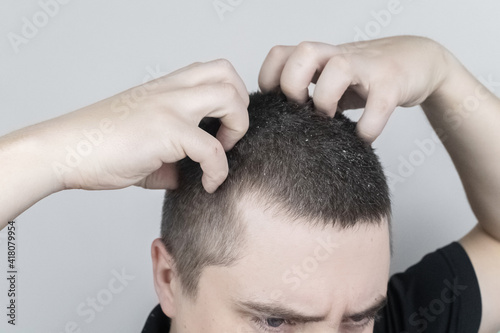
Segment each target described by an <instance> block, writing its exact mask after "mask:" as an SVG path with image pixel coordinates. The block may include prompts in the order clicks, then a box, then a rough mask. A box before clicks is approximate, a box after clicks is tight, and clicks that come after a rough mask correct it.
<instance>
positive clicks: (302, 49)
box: [297, 41, 318, 56]
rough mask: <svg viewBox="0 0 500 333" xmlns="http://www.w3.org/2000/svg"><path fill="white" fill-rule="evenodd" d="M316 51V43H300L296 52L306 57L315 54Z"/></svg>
mask: <svg viewBox="0 0 500 333" xmlns="http://www.w3.org/2000/svg"><path fill="white" fill-rule="evenodd" d="M317 49H318V48H317V43H315V42H308V41H304V42H300V43H299V44H298V45H297V51H298V52H299V53H300V54H304V55H306V56H307V55H312V54H315V53H316V52H317Z"/></svg>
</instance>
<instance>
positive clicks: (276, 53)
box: [269, 45, 286, 58]
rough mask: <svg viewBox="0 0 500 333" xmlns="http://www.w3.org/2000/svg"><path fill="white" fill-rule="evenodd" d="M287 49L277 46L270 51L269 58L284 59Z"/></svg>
mask: <svg viewBox="0 0 500 333" xmlns="http://www.w3.org/2000/svg"><path fill="white" fill-rule="evenodd" d="M285 49H286V47H285V46H283V45H275V46H273V47H272V48H271V50H269V57H271V58H282V57H283V56H284V55H285V53H286V51H285Z"/></svg>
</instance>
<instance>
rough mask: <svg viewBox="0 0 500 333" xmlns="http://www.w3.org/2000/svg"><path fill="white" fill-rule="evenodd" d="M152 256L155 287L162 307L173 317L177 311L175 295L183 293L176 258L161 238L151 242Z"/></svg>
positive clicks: (178, 295)
mask: <svg viewBox="0 0 500 333" xmlns="http://www.w3.org/2000/svg"><path fill="white" fill-rule="evenodd" d="M151 258H152V259H153V278H154V283H155V289H156V294H157V295H158V299H159V301H160V306H161V309H162V310H163V312H164V313H165V314H166V315H167V316H168V317H169V318H173V317H175V312H176V311H175V310H176V309H175V304H176V302H175V297H180V296H181V295H180V294H179V292H180V290H179V288H178V287H179V286H178V281H177V274H175V267H174V260H173V258H172V256H171V255H170V253H168V251H167V249H166V248H165V245H164V244H163V242H162V240H161V239H160V238H157V239H155V240H154V241H153V244H151Z"/></svg>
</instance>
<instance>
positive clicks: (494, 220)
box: [143, 37, 500, 333]
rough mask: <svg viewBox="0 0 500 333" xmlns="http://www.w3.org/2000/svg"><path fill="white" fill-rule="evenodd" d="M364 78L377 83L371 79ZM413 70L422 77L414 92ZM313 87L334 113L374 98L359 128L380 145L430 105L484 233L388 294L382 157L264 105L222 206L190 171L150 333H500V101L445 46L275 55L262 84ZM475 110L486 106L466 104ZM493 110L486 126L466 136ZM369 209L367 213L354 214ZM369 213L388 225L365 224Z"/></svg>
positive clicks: (384, 44)
mask: <svg viewBox="0 0 500 333" xmlns="http://www.w3.org/2000/svg"><path fill="white" fill-rule="evenodd" d="M421 50H425V52H422V51H421ZM388 54H390V55H391V57H390V58H391V60H392V61H394V63H389V64H390V66H389V65H388V64H387V63H385V62H386V61H387V59H384V58H388V56H387V55H388ZM435 59H438V61H436V60H435ZM409 60H412V62H411V65H410V66H409V65H408V64H407V63H406V62H408V61H409ZM361 61H363V62H365V63H364V64H363V66H362V65H361ZM366 62H368V63H366ZM426 62H427V63H426ZM436 62H437V63H436ZM424 63H425V65H426V67H423V68H422V66H419V65H422V64H424ZM358 66H359V67H358ZM412 66H415V69H412V68H411V67H412ZM364 68H370V69H371V70H372V72H371V73H370V74H371V75H366V76H362V75H361V74H362V73H361V74H360V72H362V70H363V69H364ZM394 69H395V70H396V72H395V71H394ZM412 70H414V71H415V73H414V74H418V77H416V78H415V79H412V80H409V79H408V77H406V75H408V76H410V75H411V74H413V72H412ZM378 71H379V72H378ZM406 71H408V72H406ZM288 75H290V76H293V77H294V78H295V79H296V80H288V81H287V76H288ZM382 75H383V76H384V77H385V78H387V79H385V80H383V79H382ZM402 75H404V76H402ZM317 76H319V77H317ZM315 77H316V78H315ZM288 79H289V78H288ZM429 79H432V80H429ZM370 80H375V81H374V82H371V81H370ZM311 81H315V82H316V83H317V87H316V90H315V93H314V96H313V99H314V102H315V105H316V108H317V109H318V111H320V112H323V113H325V114H330V115H333V114H335V112H336V111H337V108H338V106H340V109H341V110H342V109H345V108H351V107H357V106H359V105H360V103H361V104H363V101H364V99H366V98H367V99H368V100H367V102H366V109H365V113H364V114H363V117H362V118H361V120H360V122H359V124H358V126H361V127H360V128H359V129H360V131H359V133H360V134H361V136H363V137H364V138H365V139H366V140H367V141H370V140H371V139H373V138H374V137H376V136H377V135H378V134H379V132H380V130H381V129H382V127H383V125H384V123H385V121H386V120H387V118H388V115H389V114H390V112H391V111H392V110H393V109H394V107H395V106H397V105H404V106H411V105H415V104H422V106H423V108H424V111H425V112H426V114H427V115H428V117H429V119H430V121H431V123H432V124H433V126H434V128H435V129H436V130H437V131H438V134H439V135H440V137H441V139H442V140H443V141H444V143H445V145H446V147H447V149H448V151H449V152H450V154H451V156H452V158H453V159H454V161H455V163H456V165H457V170H458V171H459V173H460V174H461V176H462V179H463V180H464V185H465V188H466V190H467V191H468V195H469V199H470V200H471V205H472V207H473V209H474V211H475V212H476V214H477V215H478V221H479V224H478V226H477V227H476V228H474V229H473V230H472V231H471V232H470V233H469V234H468V235H467V236H465V237H464V238H463V239H462V240H461V241H460V243H456V242H455V243H452V244H450V245H448V246H446V247H444V248H442V249H440V250H438V251H436V252H435V253H432V254H430V255H428V256H426V257H425V258H424V259H423V260H422V261H421V262H420V263H418V264H417V265H415V266H413V267H411V268H410V269H408V270H407V272H405V273H402V274H398V275H396V276H394V277H393V278H392V279H391V281H390V283H389V288H388V290H387V288H386V286H385V285H386V284H385V281H386V280H387V274H388V266H389V236H388V235H389V232H388V209H387V207H385V206H384V205H385V203H386V202H388V200H385V196H386V193H385V192H384V187H385V184H380V183H377V181H376V180H377V179H380V176H379V175H378V171H377V166H376V165H375V166H374V165H373V164H371V163H369V160H370V158H369V154H368V153H366V152H365V154H362V153H361V152H360V151H356V149H355V148H353V146H352V145H347V144H346V143H345V141H349V140H351V142H352V141H355V139H354V138H352V137H349V134H348V133H346V132H342V131H340V133H339V132H337V130H336V128H335V126H331V127H330V128H328V127H325V126H321V125H322V124H321V123H319V124H313V122H312V123H309V122H308V121H307V119H309V117H310V115H309V114H307V113H304V111H305V110H307V109H308V108H310V106H307V105H306V106H303V108H302V109H301V108H298V107H297V106H295V105H294V104H287V105H284V104H282V103H280V102H279V98H278V97H276V96H274V97H270V95H264V96H261V95H254V96H253V97H252V98H251V103H250V107H249V113H250V129H249V131H248V134H247V136H246V137H245V138H243V139H242V140H241V141H240V142H239V143H238V144H237V145H236V146H235V148H234V150H235V152H233V151H231V152H230V153H228V160H229V162H230V165H231V164H234V165H233V168H234V169H230V175H229V177H228V179H227V183H224V184H223V185H222V186H221V189H220V190H219V191H220V192H216V194H214V195H212V196H211V197H210V196H208V195H207V194H204V193H202V191H200V189H199V188H198V189H197V188H196V186H195V185H196V184H197V179H198V178H199V172H198V173H197V172H196V170H195V169H194V167H193V165H190V164H188V165H186V164H185V163H184V164H181V165H180V175H181V176H180V179H181V183H180V186H179V189H178V190H176V191H173V192H172V193H167V195H166V200H165V206H164V216H163V221H162V239H161V240H160V239H158V240H156V241H155V242H154V243H153V246H152V257H153V267H154V268H153V270H154V278H155V287H156V291H157V294H158V296H159V300H160V305H159V306H158V307H157V308H155V309H154V310H153V312H152V313H151V315H150V317H149V318H148V321H147V323H146V326H145V328H144V330H143V332H171V333H184V332H207V333H210V332H372V331H374V330H375V331H376V332H497V331H498V329H500V319H499V318H498V316H497V315H496V314H497V313H498V311H499V310H500V301H499V299H500V292H499V290H500V286H498V284H497V283H496V282H495V280H496V276H498V273H500V243H499V241H498V236H500V221H499V219H498V216H499V215H498V212H497V208H496V207H497V202H498V199H499V198H500V191H499V190H500V188H499V185H500V177H499V174H498V172H497V171H496V170H497V167H498V165H500V163H499V162H500V161H499V157H498V156H499V155H498V154H497V153H498V152H499V150H500V145H499V144H498V139H499V138H498V134H497V131H496V130H495V128H496V126H498V125H500V103H499V101H498V99H497V98H496V97H494V96H493V95H491V93H489V92H488V91H487V90H486V89H485V88H484V87H483V86H482V85H481V84H480V83H479V82H477V81H476V80H475V79H474V78H473V77H472V76H471V75H470V74H469V73H468V72H467V71H466V70H465V69H464V68H463V67H461V66H460V64H459V63H458V62H457V61H456V60H455V59H454V58H453V57H452V56H451V55H450V54H449V53H447V51H446V50H444V49H443V48H442V47H441V46H439V45H437V44H435V43H434V42H431V41H429V40H426V39H419V38H409V37H401V38H393V39H386V40H378V41H373V42H371V43H368V44H364V43H362V44H351V45H345V46H342V47H333V46H329V45H325V44H316V43H307V44H302V45H300V46H299V47H297V48H293V47H291V48H290V47H285V48H278V49H274V50H273V51H272V52H271V53H270V55H269V56H268V58H267V59H266V62H265V63H264V65H263V69H262V71H261V77H260V84H261V88H262V90H264V91H270V90H273V89H275V88H276V87H278V86H279V87H280V88H281V90H282V91H283V92H284V93H285V94H287V96H288V97H289V98H290V99H292V100H294V101H297V102H299V103H304V102H305V101H306V100H307V86H308V85H309V83H310V82H311ZM384 81H385V82H384ZM336 88H337V89H338V90H339V91H335V89H336ZM346 88H347V89H348V90H347V92H344V91H345V89H346ZM369 89H371V91H370V90H369ZM369 92H370V93H371V95H370V94H368V93H369ZM377 94H380V95H377ZM271 96H272V95H271ZM341 96H343V97H342V99H341V98H340V97H341ZM473 98H474V101H476V100H477V103H479V104H480V105H473V106H471V105H470V104H468V103H469V102H468V101H469V100H471V99H473ZM339 99H340V100H339ZM374 101H375V102H374ZM479 108H480V110H481V111H480V112H481V114H480V115H477V116H476V117H473V118H472V119H470V120H467V122H464V121H460V120H463V118H462V119H461V118H460V117H463V116H464V115H463V113H464V112H465V113H466V112H473V111H475V110H477V109H479ZM261 109H266V110H265V111H267V114H268V115H266V114H265V113H264V112H265V111H264V112H263V111H262V110H261ZM449 110H455V112H456V113H455V114H452V115H451V116H454V117H451V116H450V115H449V114H446V113H445V111H447V112H449ZM309 111H310V112H312V111H311V110H309ZM377 112H378V114H377ZM445 115H446V116H445ZM275 117H276V118H277V119H276V120H275ZM450 117H451V118H450ZM289 118H293V119H289ZM287 121H288V122H287ZM325 122H326V121H325ZM367 123H369V124H370V125H371V127H365V128H364V127H362V126H366V124H367ZM495 125H496V126H495ZM337 126H342V125H338V124H337ZM271 133H273V134H271ZM327 133H330V134H331V135H332V138H329V137H328V135H327ZM479 134H481V136H479ZM309 136H311V141H312V142H311V143H310V145H309V144H308V143H306V140H307V139H308V137H309ZM318 137H319V138H320V139H318ZM239 145H241V146H242V148H240V146H239ZM339 146H341V147H343V148H344V149H342V150H341V151H338V150H337V151H336V150H335V149H334V147H337V148H338V147H339ZM269 147H271V148H269ZM318 147H321V148H319V151H317V149H318ZM280 152H281V153H280ZM346 155H350V157H346ZM353 156H362V157H360V159H359V160H357V161H355V159H354V158H353ZM273 157H274V159H275V160H274V161H269V159H272V158H273ZM294 158H295V159H296V161H295V163H294ZM344 159H346V160H347V161H350V162H351V163H344V162H343V161H344ZM309 161H311V162H310V163H309ZM363 161H364V162H366V163H365V164H363ZM471 161H473V162H471ZM316 163H317V164H316ZM324 165H329V166H330V169H328V167H326V168H325V167H323V168H322V167H321V166H324ZM339 165H340V167H339ZM277 166H281V168H282V169H283V171H282V172H280V171H279V170H276V169H277V168H278V167H277ZM378 168H379V167H378ZM363 169H364V171H365V172H364V173H362V171H363ZM332 170H333V171H335V170H339V171H340V172H341V173H342V172H343V173H344V177H345V178H350V179H349V180H350V182H349V181H346V179H343V178H342V177H340V184H339V175H332ZM259 172H260V174H259ZM283 174H284V175H283ZM361 174H363V175H364V176H365V177H361ZM277 179H278V180H277ZM294 179H295V182H294ZM283 183H285V184H283ZM325 183H326V184H328V185H325ZM346 183H348V185H347V184H346ZM375 184H376V185H375ZM363 186H364V190H363V191H361V192H358V191H356V188H357V187H360V188H361V187H363ZM374 186H375V188H374ZM325 187H326V189H325ZM328 187H330V189H329V190H328ZM311 189H312V192H313V193H311ZM485 192H486V193H485ZM321 194H323V195H321ZM377 197H378V198H379V199H380V197H382V198H384V200H375V199H374V198H377ZM311 198H313V199H311ZM321 199H324V202H320V200H321ZM308 200H310V201H308ZM356 200H357V201H358V202H359V203H362V204H360V206H359V207H357V206H356V207H352V206H350V205H349V204H350V203H353V202H355V201H356ZM339 201H340V202H342V203H344V204H343V205H341V204H339ZM325 203H328V204H327V207H330V208H331V211H329V210H328V209H326V210H325V207H324V205H325ZM233 205H234V207H233ZM361 207H364V208H366V209H368V210H370V209H373V210H375V211H378V212H379V215H377V214H369V215H362V214H361V213H360V208H361ZM380 213H382V214H380ZM349 217H350V218H349ZM328 222H329V223H328ZM349 222H351V223H349ZM227 228H229V230H226V229H227ZM326 239H328V242H326V241H325V240H326ZM324 244H329V246H324ZM322 246H323V248H322ZM321 251H324V252H323V253H321ZM205 257H206V258H205ZM301 269H302V270H301ZM386 295H387V296H386ZM386 302H387V306H386V307H385V308H383V306H384V305H385V303H386ZM167 316H168V317H170V318H171V320H170V319H169V318H167ZM378 316H380V319H379V321H377V322H376V323H375V324H374V322H373V319H375V318H376V317H378Z"/></svg>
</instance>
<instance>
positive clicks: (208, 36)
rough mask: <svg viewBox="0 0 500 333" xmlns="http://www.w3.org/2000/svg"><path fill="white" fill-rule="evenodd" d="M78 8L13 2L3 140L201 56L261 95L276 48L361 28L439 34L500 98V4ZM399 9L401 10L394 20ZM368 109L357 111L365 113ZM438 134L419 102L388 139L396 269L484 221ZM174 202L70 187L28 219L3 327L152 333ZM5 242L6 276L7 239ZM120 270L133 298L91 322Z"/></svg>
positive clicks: (230, 2) (126, 294)
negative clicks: (10, 313)
mask: <svg viewBox="0 0 500 333" xmlns="http://www.w3.org/2000/svg"><path fill="white" fill-rule="evenodd" d="M54 1H55V0H54ZM60 1H61V2H63V1H62V0H60ZM51 2H52V1H49V0H42V3H51ZM64 2H68V3H65V4H60V5H58V6H59V8H55V7H54V6H52V7H50V8H49V9H50V10H49V9H47V10H48V11H51V14H52V16H49V15H46V16H45V17H47V20H46V21H44V20H43V19H44V15H43V14H40V12H41V11H43V8H42V5H41V4H40V3H39V2H38V1H34V0H30V1H18V0H16V1H14V0H3V1H2V2H1V3H0V85H1V86H0V134H5V133H8V132H10V131H12V130H15V129H17V128H20V127H23V126H26V125H29V124H32V123H35V122H39V121H42V120H44V119H48V118H52V117H55V116H58V115H61V114H64V113H66V112H69V111H72V110H75V109H77V108H80V107H83V106H86V105H88V104H91V103H93V102H96V101H98V100H100V99H103V98H106V97H108V96H111V95H113V94H116V93H118V92H120V91H123V90H125V89H127V88H130V87H132V86H134V85H138V84H140V83H142V82H144V80H145V79H148V78H149V79H150V78H152V76H153V75H160V74H161V73H163V74H165V73H168V72H170V71H173V70H175V69H177V68H180V67H183V66H185V65H188V64H190V63H192V62H195V61H207V60H211V59H215V58H227V59H229V60H230V61H231V62H232V63H233V64H234V66H235V68H236V70H237V71H238V72H239V73H240V75H241V76H242V78H243V80H244V81H245V83H246V85H247V88H248V90H249V91H254V90H256V89H257V88H258V87H257V75H258V71H259V68H260V65H261V64H262V61H263V60H264V57H265V56H266V54H267V52H268V51H269V49H270V48H271V47H272V46H273V45H275V44H297V43H299V42H301V41H304V40H310V41H322V42H326V43H333V44H339V43H343V42H350V41H353V40H354V39H355V38H356V35H357V34H358V32H359V31H363V33H364V34H366V35H367V36H369V37H372V38H378V37H384V36H392V35H400V34H414V35H422V36H427V37H430V38H433V39H435V40H437V41H439V42H441V43H442V44H444V45H445V46H446V47H448V48H449V49H450V50H451V51H452V52H453V53H454V54H455V55H456V56H457V57H458V58H459V59H460V60H461V61H462V62H463V63H464V64H465V65H466V66H467V67H468V68H469V69H470V71H471V72H472V73H473V74H475V75H476V76H478V77H480V78H482V79H484V80H486V81H487V82H489V87H490V88H491V89H492V90H495V91H496V93H498V92H500V83H499V82H500V65H499V63H498V62H499V59H500V21H499V20H498V13H499V12H500V2H498V1H493V0H490V1H481V2H473V1H451V0H447V1H430V0H421V1H417V0H414V1H411V0H401V1H387V0H386V1H373V0H370V1H368V0H363V1H342V2H341V1H324V0H323V1H320V0H317V1H290V0H288V1H284V0H282V1H269V0H267V1H263V0H258V1H257V0H254V1H249V0H247V1H241V0H220V1H214V0H191V1H129V0H119V1H118V0H107V1H95V0H93V1H75V0H73V1H67V0H66V1H64ZM224 4H225V6H226V7H225V8H226V11H225V12H223V13H221V12H219V13H218V12H217V10H216V7H215V5H218V6H220V8H222V7H223V6H224ZM389 7H390V8H393V7H394V8H396V9H395V10H393V13H391V14H390V16H388V15H385V16H384V15H382V14H381V13H386V14H387V13H388V12H387V9H388V8H389ZM383 10H385V11H386V12H381V11H383ZM34 17H35V19H37V20H38V23H39V25H40V26H41V27H40V28H38V31H37V32H36V33H34V32H32V36H30V38H28V39H27V40H26V43H25V44H22V45H19V48H18V50H17V51H18V52H16V50H15V48H14V47H13V46H12V44H11V43H10V41H9V34H10V33H14V34H18V35H21V34H22V29H23V25H24V24H25V23H24V22H25V21H24V20H25V19H27V20H28V21H30V22H33V18H34ZM377 17H378V21H377ZM24 18H25V19H24ZM10 36H12V35H10ZM151 73H153V74H151ZM155 73H156V74H155ZM359 114H360V112H359V111H355V112H352V115H353V117H354V118H356V117H358V116H359ZM430 138H432V129H431V127H430V126H429V124H428V123H427V120H426V119H425V117H424V115H423V113H422V111H421V110H420V108H418V107H415V108H411V109H398V110H397V111H396V112H395V114H394V115H393V116H392V118H391V120H390V121H389V123H388V125H387V128H386V130H385V132H384V133H383V135H382V136H381V137H380V138H379V139H378V140H377V141H376V143H375V147H376V149H377V152H378V153H379V155H380V157H381V160H382V163H383V165H384V166H385V167H386V170H387V172H388V173H390V174H392V175H398V176H399V177H400V178H397V180H398V182H395V183H393V191H392V198H393V203H394V205H393V212H394V216H393V223H394V250H395V255H394V260H393V268H392V269H393V271H400V270H402V269H405V268H406V267H408V266H409V265H411V264H413V263H415V262H417V261H418V260H419V259H420V258H421V257H422V255H424V254H425V253H427V252H429V251H433V250H435V249H436V248H438V247H441V246H443V245H446V244H448V243H449V242H451V241H453V240H457V239H459V238H460V237H461V236H463V235H464V234H465V233H466V232H467V231H468V230H469V229H471V228H472V227H473V225H474V224H475V218H474V216H473V214H472V213H471V211H470V208H469V205H468V203H467V201H466V197H465V195H464V193H463V189H462V186H461V184H460V181H459V178H458V176H457V174H456V172H455V170H454V168H453V165H452V163H451V161H450V159H449V157H448V155H447V154H446V151H445V150H444V148H443V146H442V145H441V144H440V143H436V144H435V146H434V148H433V149H431V150H430V151H427V150H426V151H424V150H422V148H420V146H419V142H422V141H425V140H428V139H430ZM419 151H420V153H419ZM419 156H420V157H422V156H423V157H424V158H420V159H418V157H419ZM410 160H411V161H413V162H410ZM404 161H408V162H404ZM0 163H1V161H0ZM407 163H413V164H412V165H411V167H409V166H408V165H407ZM405 165H406V166H405ZM405 167H406V169H405ZM162 197H163V192H162V191H147V190H143V189H140V188H129V189H125V190H119V191H106V192H97V191H96V192H85V191H65V192H62V193H57V194H55V195H53V196H51V197H49V198H46V199H44V200H43V201H41V202H39V203H37V204H36V205H35V206H34V207H32V208H31V209H29V210H28V211H27V212H25V213H23V214H22V215H21V216H20V217H19V218H18V219H17V226H18V232H17V237H18V240H17V241H18V252H17V260H18V267H19V274H18V286H17V288H18V300H17V302H18V309H17V315H18V318H17V320H18V325H17V326H16V327H12V326H10V325H7V324H6V316H5V313H6V310H5V307H4V305H6V302H7V296H6V294H7V283H6V279H4V278H2V279H0V305H1V309H4V310H0V318H2V319H0V331H1V332H5V331H6V332H56V333H60V332H64V329H65V325H67V323H69V322H75V323H77V324H78V325H79V327H80V328H81V332H109V331H113V332H139V331H140V330H141V328H142V326H143V324H144V321H145V319H146V317H147V315H148V313H149V311H150V310H151V309H152V308H153V307H154V306H155V305H156V304H157V298H156V294H155V292H154V289H153V279H152V269H151V259H150V244H151V241H152V240H153V239H154V238H155V237H157V236H158V235H159V226H160V211H161V203H162ZM0 209H1V207H0ZM0 235H1V237H0V276H4V275H5V274H6V270H7V268H6V261H7V254H6V247H7V245H6V240H5V230H4V231H2V232H1V233H0ZM116 272H125V273H126V274H127V275H129V276H131V280H129V281H128V282H127V285H126V286H125V288H124V289H123V291H122V292H120V293H118V294H116V295H114V296H113V299H112V300H110V302H109V304H107V305H106V306H104V308H103V309H102V311H101V312H97V311H96V312H95V316H94V317H91V315H90V314H89V312H88V309H89V307H83V308H80V309H81V310H82V311H86V312H85V313H86V315H84V316H82V315H80V314H78V313H77V309H78V308H79V306H82V305H81V304H85V302H86V301H87V298H89V297H90V298H92V297H93V298H95V297H96V296H97V295H99V294H101V296H102V295H104V294H106V291H105V290H106V289H107V288H109V287H108V283H109V281H111V280H112V279H113V276H114V274H116ZM132 277H133V279H132ZM103 290H104V291H103Z"/></svg>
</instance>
